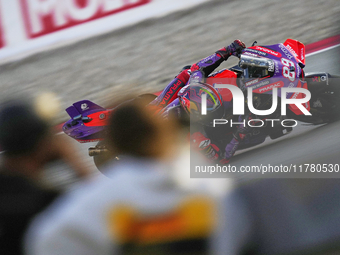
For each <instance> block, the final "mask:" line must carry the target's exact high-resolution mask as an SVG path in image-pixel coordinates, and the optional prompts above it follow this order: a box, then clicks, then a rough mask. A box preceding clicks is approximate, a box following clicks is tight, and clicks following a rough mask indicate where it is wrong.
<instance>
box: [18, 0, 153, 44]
mask: <svg viewBox="0 0 340 255" xmlns="http://www.w3.org/2000/svg"><path fill="white" fill-rule="evenodd" d="M150 1H151V0H21V7H22V12H23V16H24V19H25V26H26V31H27V35H28V37H29V38H35V37H39V36H42V35H45V34H49V33H53V32H55V31H58V30H62V29H65V28H69V27H72V26H76V25H78V24H82V23H85V22H88V21H91V20H96V19H99V18H102V17H105V16H109V15H112V14H115V13H118V12H121V11H125V10H128V9H131V8H134V7H137V6H140V5H144V4H147V3H149V2H150Z"/></svg>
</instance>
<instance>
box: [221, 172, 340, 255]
mask: <svg viewBox="0 0 340 255" xmlns="http://www.w3.org/2000/svg"><path fill="white" fill-rule="evenodd" d="M222 215H223V216H224V219H223V220H222V221H221V223H223V224H220V225H219V231H218V235H217V236H216V237H217V238H216V239H215V241H216V242H215V248H217V250H216V254H229V255H234V254H268V255H270V254H282V255H311V254H313V255H326V254H327V255H333V254H334V255H335V254H340V180H339V179H265V180H256V181H254V180H252V181H248V182H247V183H245V184H242V185H240V186H239V187H238V188H236V189H235V190H234V191H233V192H232V193H230V194H229V195H228V196H227V197H226V199H225V200H224V203H223V209H222Z"/></svg>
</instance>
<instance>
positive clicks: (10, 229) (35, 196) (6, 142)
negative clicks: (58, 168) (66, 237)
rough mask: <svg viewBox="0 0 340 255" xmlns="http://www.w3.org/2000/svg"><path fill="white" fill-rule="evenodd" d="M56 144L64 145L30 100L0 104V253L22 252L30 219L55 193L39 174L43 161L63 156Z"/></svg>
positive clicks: (44, 206)
mask: <svg viewBox="0 0 340 255" xmlns="http://www.w3.org/2000/svg"><path fill="white" fill-rule="evenodd" d="M60 145H63V146H67V145H65V144H62V143H61V141H60V140H56V138H55V137H54V136H53V135H52V132H51V128H50V126H49V124H48V123H47V122H46V121H45V120H43V119H42V118H40V117H39V116H38V115H37V114H36V112H35V111H34V110H33V106H31V105H30V104H26V103H22V102H20V103H19V102H11V103H9V104H6V105H4V107H2V109H1V111H0V147H1V150H2V154H1V165H0V254H6V255H10V254H16V255H18V254H23V251H22V247H23V245H22V243H23V240H22V237H23V234H24V231H25V230H26V227H27V226H28V224H29V222H30V220H31V219H32V218H33V216H35V215H36V214H37V213H39V212H41V211H42V210H43V209H45V208H46V207H47V205H49V204H50V203H51V202H52V201H53V200H54V199H55V198H56V197H57V196H58V194H59V192H58V191H55V190H52V189H48V188H47V187H45V186H44V185H43V184H42V182H41V177H42V176H41V175H42V172H43V169H44V166H45V165H46V164H47V163H49V162H51V161H52V160H54V159H60V158H63V157H62V154H63V153H64V152H61V151H60ZM68 157H69V156H67V158H68ZM81 171H85V170H81Z"/></svg>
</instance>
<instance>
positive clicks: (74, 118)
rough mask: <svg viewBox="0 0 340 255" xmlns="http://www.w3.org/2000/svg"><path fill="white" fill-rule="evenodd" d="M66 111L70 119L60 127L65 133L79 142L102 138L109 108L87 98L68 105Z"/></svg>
mask: <svg viewBox="0 0 340 255" xmlns="http://www.w3.org/2000/svg"><path fill="white" fill-rule="evenodd" d="M66 112H67V113H68V114H69V116H70V117H71V119H70V120H68V121H67V122H65V124H64V125H63V127H62V129H63V131H64V133H65V134H67V135H68V136H70V137H72V138H74V139H75V140H77V141H78V142H81V143H82V142H95V141H100V140H103V138H102V137H103V134H102V132H103V131H104V129H105V126H106V125H107V123H106V120H107V116H108V115H109V110H107V109H105V108H103V107H101V106H99V105H97V104H95V103H93V102H91V101H89V100H81V101H78V102H76V103H74V104H73V105H72V106H70V107H68V108H67V109H66Z"/></svg>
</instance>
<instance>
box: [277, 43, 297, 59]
mask: <svg viewBox="0 0 340 255" xmlns="http://www.w3.org/2000/svg"><path fill="white" fill-rule="evenodd" d="M279 48H280V49H281V50H282V52H283V53H284V54H285V55H286V57H287V58H289V59H292V58H294V56H293V55H292V54H291V53H290V52H289V51H288V50H287V48H286V47H285V46H284V45H283V44H279Z"/></svg>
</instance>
